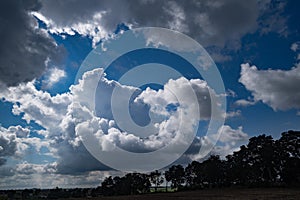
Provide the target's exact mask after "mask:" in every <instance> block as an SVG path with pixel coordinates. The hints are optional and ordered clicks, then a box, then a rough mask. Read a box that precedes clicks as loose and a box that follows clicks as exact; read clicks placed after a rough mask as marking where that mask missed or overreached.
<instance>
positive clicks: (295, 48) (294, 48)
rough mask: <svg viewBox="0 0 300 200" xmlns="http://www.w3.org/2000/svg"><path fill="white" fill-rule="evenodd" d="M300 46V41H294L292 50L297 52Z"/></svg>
mask: <svg viewBox="0 0 300 200" xmlns="http://www.w3.org/2000/svg"><path fill="white" fill-rule="evenodd" d="M299 47H300V42H294V43H293V44H292V45H291V50H292V51H294V52H296V51H298V50H299Z"/></svg>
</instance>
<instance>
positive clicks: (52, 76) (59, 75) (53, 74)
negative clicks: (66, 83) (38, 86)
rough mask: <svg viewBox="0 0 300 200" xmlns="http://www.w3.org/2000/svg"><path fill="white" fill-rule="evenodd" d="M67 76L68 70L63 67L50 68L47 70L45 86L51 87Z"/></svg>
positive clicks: (43, 82)
mask: <svg viewBox="0 0 300 200" xmlns="http://www.w3.org/2000/svg"><path fill="white" fill-rule="evenodd" d="M64 77H66V72H65V71H64V70H62V69H58V68H56V67H54V68H50V69H49V70H48V72H46V74H45V76H44V79H43V81H42V84H43V87H45V88H50V87H52V86H53V85H54V84H56V83H58V82H59V81H61V79H63V78H64Z"/></svg>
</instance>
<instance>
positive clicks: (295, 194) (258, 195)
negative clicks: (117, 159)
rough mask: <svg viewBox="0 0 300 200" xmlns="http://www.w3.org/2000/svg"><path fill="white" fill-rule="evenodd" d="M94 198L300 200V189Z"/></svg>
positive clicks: (238, 190)
mask: <svg viewBox="0 0 300 200" xmlns="http://www.w3.org/2000/svg"><path fill="white" fill-rule="evenodd" d="M92 199H96V200H97V199H99V200H100V199H101V200H117V199H118V200H171V199H182V200H185V199H187V200H189V199H192V200H194V199H208V200H210V199H218V200H225V199H236V200H258V199H285V200H292V199H293V200H299V199H300V189H296V188H295V189H286V188H259V189H244V188H243V189H209V190H199V191H186V192H175V193H155V194H154V193H153V194H145V195H132V196H113V197H98V198H92Z"/></svg>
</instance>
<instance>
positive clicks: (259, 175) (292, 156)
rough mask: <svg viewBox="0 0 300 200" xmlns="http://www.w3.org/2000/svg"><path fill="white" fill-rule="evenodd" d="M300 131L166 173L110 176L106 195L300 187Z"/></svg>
mask: <svg viewBox="0 0 300 200" xmlns="http://www.w3.org/2000/svg"><path fill="white" fill-rule="evenodd" d="M299 169H300V131H288V132H284V133H282V134H281V137H280V139H278V140H274V139H273V138H272V136H266V135H264V134H263V135H259V136H255V137H252V138H250V139H249V142H248V144H247V145H242V146H241V147H240V150H239V151H236V152H234V153H233V154H232V155H228V156H226V158H225V159H221V158H220V156H218V155H211V156H210V157H209V158H208V159H207V160H205V161H203V162H198V161H193V162H191V163H190V164H188V165H187V166H185V167H184V166H182V165H173V166H171V167H170V168H168V169H167V170H166V171H164V172H161V171H158V170H156V171H154V172H151V173H149V174H143V173H128V174H126V175H125V176H123V177H119V176H116V177H112V176H110V177H106V178H105V179H104V181H103V182H102V184H101V187H100V188H101V190H102V194H103V195H107V196H110V195H131V194H141V193H148V192H150V189H151V188H152V186H153V187H154V190H155V191H157V188H158V187H159V186H161V185H162V184H163V183H164V182H165V183H166V188H165V190H166V191H167V190H168V188H169V187H168V186H169V185H170V187H171V188H172V189H173V190H185V189H186V190H190V189H204V188H214V187H231V186H246V187H272V186H286V187H289V186H295V187H299V186H300V170H299Z"/></svg>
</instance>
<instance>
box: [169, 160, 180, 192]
mask: <svg viewBox="0 0 300 200" xmlns="http://www.w3.org/2000/svg"><path fill="white" fill-rule="evenodd" d="M167 174H168V177H169V178H170V181H171V187H172V188H175V189H177V190H178V189H179V188H180V187H181V186H182V184H183V183H184V168H183V167H182V166H181V165H173V166H172V167H170V168H169V170H168V172H167Z"/></svg>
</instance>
